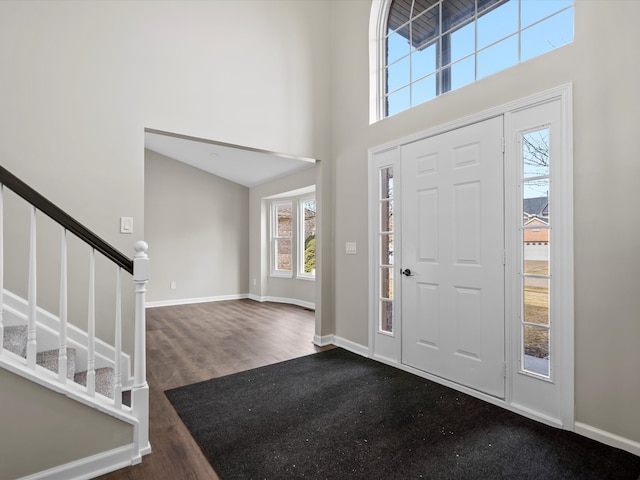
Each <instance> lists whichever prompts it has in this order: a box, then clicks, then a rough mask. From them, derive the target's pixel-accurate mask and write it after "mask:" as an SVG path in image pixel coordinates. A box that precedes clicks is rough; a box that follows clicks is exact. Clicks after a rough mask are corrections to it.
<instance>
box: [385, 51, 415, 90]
mask: <svg viewBox="0 0 640 480" xmlns="http://www.w3.org/2000/svg"><path fill="white" fill-rule="evenodd" d="M410 58H411V57H405V58H403V59H401V60H398V61H397V62H396V63H394V64H393V65H389V66H388V67H387V88H388V91H389V92H393V91H394V90H396V89H398V88H400V87H402V86H403V85H407V84H408V83H409V81H410V80H411V76H410V74H411V64H410V63H409V62H410Z"/></svg>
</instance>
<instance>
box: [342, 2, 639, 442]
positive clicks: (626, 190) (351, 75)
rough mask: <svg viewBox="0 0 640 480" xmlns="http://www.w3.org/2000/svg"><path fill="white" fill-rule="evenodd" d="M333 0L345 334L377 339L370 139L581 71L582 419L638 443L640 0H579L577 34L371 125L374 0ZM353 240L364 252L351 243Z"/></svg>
mask: <svg viewBox="0 0 640 480" xmlns="http://www.w3.org/2000/svg"><path fill="white" fill-rule="evenodd" d="M332 5H333V8H332V16H331V28H332V35H331V38H332V40H333V43H332V46H333V49H332V58H333V63H332V67H333V68H332V74H333V82H332V85H333V91H332V94H333V96H332V106H333V109H332V113H333V115H332V132H333V143H332V146H333V155H332V157H333V162H334V163H333V166H334V169H335V171H334V179H335V185H334V188H335V211H334V213H335V237H334V240H335V252H336V254H335V259H334V262H333V266H334V268H335V287H334V293H335V315H336V318H335V322H336V325H335V333H336V334H337V335H338V336H340V337H342V338H345V339H348V340H350V341H352V342H356V343H358V344H361V345H367V342H368V337H367V327H368V325H367V282H366V281H365V280H363V279H366V278H367V276H366V275H367V268H368V267H367V252H366V248H367V247H366V246H367V151H368V149H369V148H371V147H374V146H377V145H381V144H383V143H385V142H388V141H391V140H393V139H396V138H400V137H403V136H406V135H409V134H411V133H415V132H419V131H421V130H425V129H427V128H429V127H433V126H436V125H439V124H442V123H445V122H447V121H451V120H455V119H458V118H462V117H464V116H466V115H470V114H472V113H475V112H481V111H483V110H486V109H488V108H490V107H492V106H496V105H500V104H503V103H506V102H509V101H512V100H516V99H519V98H522V97H525V96H528V95H531V94H534V93H536V92H539V91H543V90H545V89H548V88H552V87H556V86H559V85H562V84H566V83H569V82H573V85H574V132H573V135H574V188H575V191H574V202H575V218H574V233H575V239H576V240H575V245H574V249H575V355H576V356H575V359H576V369H575V382H576V383H575V399H576V409H575V414H576V421H578V422H583V423H584V424H587V425H590V426H592V427H595V428H597V429H601V430H604V431H607V432H610V433H614V434H616V435H620V436H622V437H624V438H627V439H630V440H633V441H635V442H640V415H638V404H640V381H638V365H640V348H638V339H639V338H640V321H638V318H639V317H638V312H640V295H638V293H637V292H638V287H637V285H638V283H637V272H638V268H639V266H640V265H639V262H638V255H637V247H638V239H639V238H640V223H638V222H636V221H634V220H633V219H634V218H636V216H637V215H636V210H637V202H636V201H634V199H635V198H636V197H637V185H638V180H639V179H640V162H639V161H638V154H637V145H636V142H637V139H638V138H640V123H639V122H638V117H637V112H638V107H640V91H639V90H638V87H637V79H638V77H639V76H640V63H638V62H637V61H635V60H634V57H633V55H632V54H631V53H629V52H630V50H629V48H630V46H631V45H638V44H640V30H639V29H638V28H637V27H636V19H637V18H638V16H639V15H640V3H639V2H627V1H610V0H607V1H604V0H599V1H581V0H578V1H577V2H576V8H575V41H574V42H573V43H572V44H570V45H567V46H564V47H562V48H559V49H557V50H554V51H552V52H550V53H548V54H546V55H543V56H541V57H537V58H534V59H532V60H529V61H527V62H526V63H523V64H520V65H517V66H514V67H512V68H510V69H508V70H505V71H503V72H499V73H496V74H495V75H492V76H490V77H486V78H484V79H482V80H480V81H478V82H476V83H474V84H471V85H468V86H466V87H464V88H461V89H459V90H456V91H452V92H449V93H447V94H446V95H443V96H441V97H439V98H437V99H435V100H433V101H430V102H428V103H426V104H423V105H422V106H419V107H416V108H413V109H412V110H409V111H406V112H403V113H400V114H398V115H395V116H393V117H391V118H388V119H386V120H383V121H381V122H378V123H375V124H373V125H369V111H368V106H369V97H368V92H369V72H370V70H369V64H368V58H369V57H368V55H369V51H368V48H369V40H368V39H369V15H370V7H371V1H370V0H361V1H355V0H354V1H349V2H333V3H332ZM595 219H597V220H595ZM345 241H357V242H358V248H359V250H358V255H345V254H344V242H345Z"/></svg>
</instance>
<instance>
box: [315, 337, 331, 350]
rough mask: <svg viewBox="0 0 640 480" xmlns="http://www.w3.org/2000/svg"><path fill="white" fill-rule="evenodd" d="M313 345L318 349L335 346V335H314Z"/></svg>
mask: <svg viewBox="0 0 640 480" xmlns="http://www.w3.org/2000/svg"><path fill="white" fill-rule="evenodd" d="M313 344H314V345H317V346H318V347H326V346H327V345H333V335H323V336H320V335H314V337H313Z"/></svg>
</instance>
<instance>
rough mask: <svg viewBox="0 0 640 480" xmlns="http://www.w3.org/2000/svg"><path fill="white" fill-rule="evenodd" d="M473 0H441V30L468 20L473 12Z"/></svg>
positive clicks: (444, 30)
mask: <svg viewBox="0 0 640 480" xmlns="http://www.w3.org/2000/svg"><path fill="white" fill-rule="evenodd" d="M475 11H476V6H475V1H474V0H443V1H442V31H443V32H447V31H448V30H450V29H452V28H455V27H457V26H460V25H462V24H463V23H465V22H468V21H469V20H470V19H471V17H473V15H474V14H475Z"/></svg>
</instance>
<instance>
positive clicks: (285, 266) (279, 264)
mask: <svg viewBox="0 0 640 480" xmlns="http://www.w3.org/2000/svg"><path fill="white" fill-rule="evenodd" d="M276 270H286V271H291V239H290V238H278V239H276Z"/></svg>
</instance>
